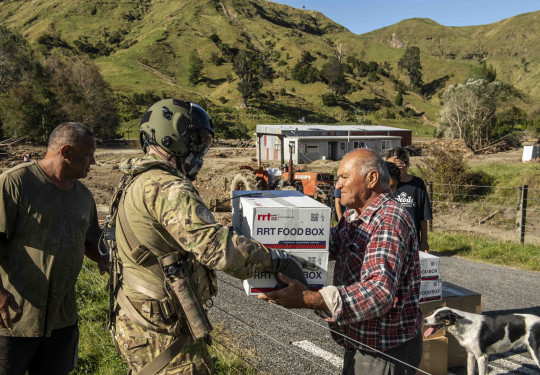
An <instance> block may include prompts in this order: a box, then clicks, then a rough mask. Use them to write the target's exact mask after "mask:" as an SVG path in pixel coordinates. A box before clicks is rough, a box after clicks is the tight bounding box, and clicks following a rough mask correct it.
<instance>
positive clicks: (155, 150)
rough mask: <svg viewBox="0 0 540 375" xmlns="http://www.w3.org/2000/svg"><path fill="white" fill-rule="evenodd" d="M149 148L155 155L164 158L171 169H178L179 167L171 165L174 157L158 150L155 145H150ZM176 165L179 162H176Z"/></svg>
mask: <svg viewBox="0 0 540 375" xmlns="http://www.w3.org/2000/svg"><path fill="white" fill-rule="evenodd" d="M148 147H150V148H151V149H152V151H154V153H155V155H157V156H159V157H160V158H162V159H163V160H165V161H166V162H167V163H168V164H169V165H170V166H171V167H174V168H176V169H178V166H177V165H173V164H172V163H171V161H172V160H173V159H174V158H175V156H174V155H172V154H168V153H166V152H165V151H163V150H160V149H158V148H157V147H155V145H152V144H148ZM174 163H175V164H177V161H176V160H174Z"/></svg>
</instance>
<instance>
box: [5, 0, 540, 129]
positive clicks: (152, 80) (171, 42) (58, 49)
mask: <svg viewBox="0 0 540 375" xmlns="http://www.w3.org/2000/svg"><path fill="white" fill-rule="evenodd" d="M0 16H1V17H2V19H3V20H4V24H5V25H7V26H8V27H10V28H11V29H13V30H17V31H19V32H20V33H22V34H23V35H24V36H25V37H27V38H28V39H29V40H30V42H31V43H32V44H33V45H34V46H35V47H36V48H38V49H39V50H40V51H41V52H42V53H43V54H45V55H47V54H63V55H69V54H74V53H86V54H90V55H91V56H93V58H94V59H95V61H96V62H97V64H98V65H99V67H100V70H101V72H102V74H103V76H104V77H105V78H106V80H107V81H108V82H110V83H111V85H112V86H113V88H114V89H115V90H116V91H117V92H119V93H123V94H131V93H137V92H138V93H142V92H146V91H152V92H155V93H157V94H158V95H161V93H163V94H165V95H174V96H179V97H184V98H190V99H192V100H199V101H205V104H206V105H207V106H210V107H211V106H215V107H216V109H215V111H217V112H219V113H220V116H223V117H224V118H226V119H228V120H229V121H243V122H247V123H254V122H291V121H294V122H296V121H297V120H298V119H299V118H300V117H302V116H304V117H306V120H307V121H310V122H336V121H356V120H359V121H363V120H364V119H365V117H366V114H367V116H368V117H371V118H372V119H373V120H374V121H377V122H385V123H392V121H393V122H395V123H398V122H402V121H397V120H392V118H395V117H396V114H397V113H399V112H400V108H398V107H396V106H395V105H394V104H393V102H394V98H395V96H396V89H395V84H394V83H393V82H392V80H391V79H389V78H388V77H385V76H379V77H377V79H376V80H373V81H370V80H367V79H365V78H362V77H355V76H353V75H350V74H349V75H348V80H349V82H350V83H351V84H352V86H353V88H352V89H351V91H350V92H349V94H347V99H348V100H349V102H350V103H352V105H351V106H349V107H343V108H342V107H326V106H323V105H322V104H321V94H324V93H328V92H329V90H328V88H327V86H326V85H325V84H323V83H322V82H316V83H311V84H301V83H299V82H297V81H294V80H291V79H290V72H291V69H292V67H293V66H294V65H295V64H296V63H297V62H298V60H299V59H300V56H301V54H302V52H303V51H310V52H311V54H312V55H313V56H314V57H315V58H316V60H315V62H314V66H316V67H318V68H321V67H322V66H323V64H324V63H325V62H327V61H328V59H329V57H331V56H334V55H335V54H336V53H338V51H340V53H342V54H343V56H344V57H346V56H356V57H357V58H361V59H363V60H365V61H369V60H373V61H376V62H378V63H379V64H383V63H385V62H386V63H387V64H386V66H387V69H388V71H389V72H390V74H391V76H394V77H397V78H399V79H401V80H403V81H406V78H405V76H404V74H403V73H402V72H399V71H398V69H397V61H398V60H399V59H400V58H401V56H402V55H403V53H404V50H405V48H406V47H407V46H411V45H416V46H418V47H420V50H421V52H422V65H423V75H424V82H425V83H432V85H433V90H432V92H431V95H429V96H428V98H426V97H422V96H420V95H417V94H415V93H413V92H408V93H407V95H406V96H405V105H406V106H409V107H411V108H414V110H415V111H416V112H419V113H423V114H424V115H425V116H424V117H423V118H424V120H425V121H426V122H428V123H434V122H435V121H436V119H437V113H438V110H439V109H440V103H439V98H438V97H437V95H436V94H438V93H440V92H441V90H443V89H444V87H445V86H446V85H448V84H450V83H457V82H460V81H462V80H463V79H465V78H466V77H467V76H468V75H469V74H470V71H471V69H472V68H473V67H476V66H478V62H477V61H478V60H480V59H483V60H485V61H487V62H488V63H489V64H492V65H493V66H494V67H495V68H496V69H497V73H498V78H499V79H501V80H503V81H505V82H508V83H511V84H513V85H515V86H516V87H517V88H518V89H520V90H522V91H523V92H524V93H525V94H526V95H529V96H530V101H529V102H527V103H521V104H520V106H521V107H523V108H525V109H530V107H531V106H532V105H533V104H534V102H535V100H536V99H538V98H540V85H537V84H536V83H537V82H538V80H539V78H540V43H539V40H538V39H539V38H540V22H539V21H540V20H539V19H540V11H539V12H533V13H528V14H523V15H520V16H516V17H513V18H510V19H507V20H502V21H500V22H497V23H494V24H491V25H483V26H471V27H461V28H460V27H446V26H441V25H439V24H437V23H436V22H434V21H432V20H427V19H410V20H405V21H402V22H400V23H398V24H396V25H393V26H389V27H386V28H383V29H379V30H376V31H373V32H371V33H367V34H363V35H355V34H353V33H351V32H350V31H348V30H347V29H346V28H344V27H343V26H341V25H338V24H336V23H335V22H333V21H331V20H330V19H328V18H326V17H325V16H324V15H322V14H320V13H317V12H313V11H306V10H300V9H295V8H291V7H288V6H285V5H280V4H275V3H272V2H269V1H266V0H198V1H193V0H179V1H178V0H177V1H172V0H159V1H155V0H134V1H129V2H127V1H119V0H110V1H107V2H95V3H92V2H87V1H83V0H71V1H60V0H40V1H36V2H28V1H20V0H19V1H13V0H12V1H4V2H2V3H0ZM239 49H249V50H255V51H257V52H258V53H260V54H262V55H263V56H264V58H265V59H266V61H267V62H268V63H269V64H270V65H272V67H273V68H274V70H275V72H276V78H275V79H274V80H273V82H266V83H265V86H264V88H263V90H262V92H263V97H262V98H260V100H258V101H256V106H255V108H254V109H251V110H247V111H238V110H237V109H236V107H237V106H238V105H239V104H240V103H241V99H240V95H239V94H238V91H237V89H236V86H237V79H236V78H235V76H234V73H233V70H232V63H231V56H233V55H234V54H235V52H236V51H237V50H239ZM194 50H196V51H197V52H198V54H199V56H200V57H201V59H202V60H203V63H204V68H203V71H202V78H201V80H200V81H199V82H198V84H196V85H193V84H190V83H189V80H188V77H189V67H190V62H189V56H190V54H191V53H192V51H194ZM385 117H386V118H387V119H386V120H382V119H381V118H383V119H384V118H385ZM398 118H399V115H398Z"/></svg>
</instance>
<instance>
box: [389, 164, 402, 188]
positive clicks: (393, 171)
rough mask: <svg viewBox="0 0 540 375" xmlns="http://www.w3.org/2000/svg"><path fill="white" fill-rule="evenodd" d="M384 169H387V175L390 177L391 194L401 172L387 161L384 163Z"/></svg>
mask: <svg viewBox="0 0 540 375" xmlns="http://www.w3.org/2000/svg"><path fill="white" fill-rule="evenodd" d="M386 169H388V175H389V176H390V189H392V193H393V192H395V191H396V189H397V186H398V183H399V178H400V176H401V171H400V170H399V167H398V166H397V165H395V164H394V163H392V162H389V161H387V162H386Z"/></svg>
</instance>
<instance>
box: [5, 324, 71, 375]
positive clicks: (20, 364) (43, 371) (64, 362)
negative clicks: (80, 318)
mask: <svg viewBox="0 0 540 375" xmlns="http://www.w3.org/2000/svg"><path fill="white" fill-rule="evenodd" d="M78 344H79V328H78V327H77V324H74V325H72V326H69V327H66V328H60V329H55V330H53V331H52V332H51V336H50V337H9V336H0V375H24V374H25V373H26V371H28V373H29V375H65V374H67V373H69V372H70V371H71V370H73V369H74V368H75V363H76V360H77V357H76V356H77V347H78Z"/></svg>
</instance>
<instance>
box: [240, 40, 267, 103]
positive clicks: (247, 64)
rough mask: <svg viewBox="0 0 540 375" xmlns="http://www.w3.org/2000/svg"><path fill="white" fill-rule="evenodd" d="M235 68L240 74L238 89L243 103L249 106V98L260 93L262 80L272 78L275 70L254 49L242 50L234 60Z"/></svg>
mask: <svg viewBox="0 0 540 375" xmlns="http://www.w3.org/2000/svg"><path fill="white" fill-rule="evenodd" d="M233 70H234V72H235V73H236V75H237V76H238V79H239V82H238V91H239V92H240V95H242V104H243V106H244V107H247V106H248V104H247V102H248V100H249V99H250V98H252V97H254V96H255V95H256V94H258V93H259V92H260V90H261V88H262V86H263V83H262V80H263V79H267V80H272V78H273V75H274V72H273V70H272V68H271V67H270V66H269V65H267V64H266V63H265V62H264V60H263V59H262V57H261V54H260V53H257V52H254V51H245V50H240V51H239V52H238V54H237V55H236V57H235V58H234V60H233Z"/></svg>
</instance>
